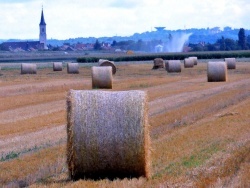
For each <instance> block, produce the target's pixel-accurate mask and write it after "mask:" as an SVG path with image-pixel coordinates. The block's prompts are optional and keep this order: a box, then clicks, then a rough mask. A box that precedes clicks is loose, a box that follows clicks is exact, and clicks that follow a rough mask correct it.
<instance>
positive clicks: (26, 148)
mask: <svg viewBox="0 0 250 188" xmlns="http://www.w3.org/2000/svg"><path fill="white" fill-rule="evenodd" d="M65 140H66V126H65V125H60V126H56V127H52V128H45V129H42V130H39V131H36V132H32V133H25V134H22V135H18V136H15V137H12V135H11V136H8V137H5V138H2V139H0V159H1V157H3V158H4V157H5V156H6V155H8V154H10V153H11V152H14V153H21V154H22V153H27V152H32V151H35V150H38V149H41V148H44V147H49V146H53V145H55V144H58V143H61V142H63V141H65Z"/></svg>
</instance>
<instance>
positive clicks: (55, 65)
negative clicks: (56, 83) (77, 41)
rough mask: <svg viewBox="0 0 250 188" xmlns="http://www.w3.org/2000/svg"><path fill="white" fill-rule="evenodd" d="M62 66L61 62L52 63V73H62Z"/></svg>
mask: <svg viewBox="0 0 250 188" xmlns="http://www.w3.org/2000/svg"><path fill="white" fill-rule="evenodd" d="M62 70H63V65H62V63H61V62H54V63H53V71H62Z"/></svg>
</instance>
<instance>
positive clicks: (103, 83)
mask: <svg viewBox="0 0 250 188" xmlns="http://www.w3.org/2000/svg"><path fill="white" fill-rule="evenodd" d="M91 72H92V88H93V89H94V88H100V89H112V83H113V75H112V67H110V66H108V67H92V68H91Z"/></svg>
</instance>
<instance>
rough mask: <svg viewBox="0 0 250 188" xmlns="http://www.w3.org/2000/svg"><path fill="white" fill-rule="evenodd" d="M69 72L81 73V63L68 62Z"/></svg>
mask: <svg viewBox="0 0 250 188" xmlns="http://www.w3.org/2000/svg"><path fill="white" fill-rule="evenodd" d="M67 73H68V74H79V63H68V64H67Z"/></svg>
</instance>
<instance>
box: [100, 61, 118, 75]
mask: <svg viewBox="0 0 250 188" xmlns="http://www.w3.org/2000/svg"><path fill="white" fill-rule="evenodd" d="M98 65H99V66H111V67H112V74H115V73H116V66H115V63H114V62H113V61H109V60H107V59H99V62H98Z"/></svg>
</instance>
